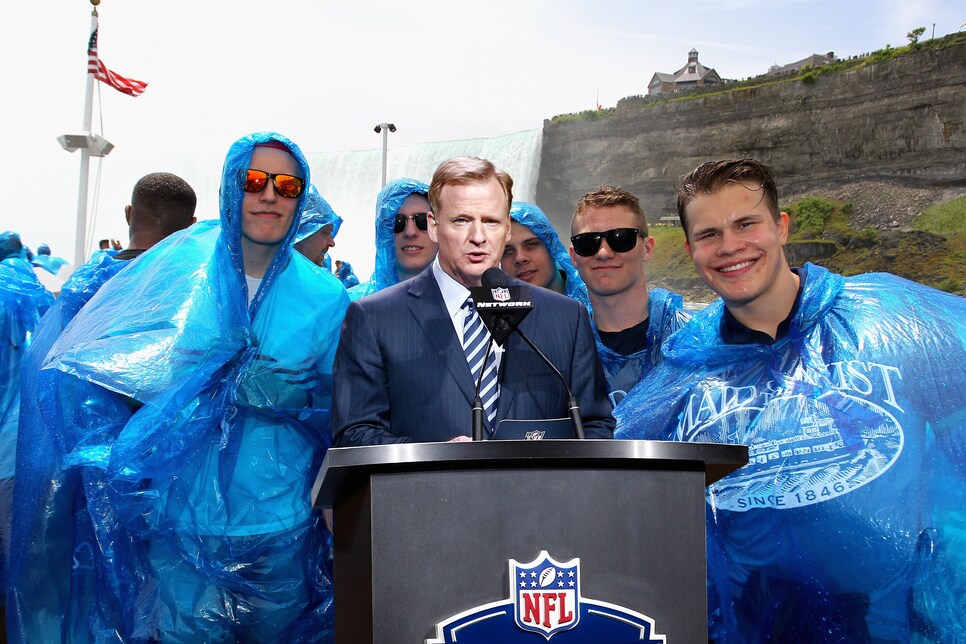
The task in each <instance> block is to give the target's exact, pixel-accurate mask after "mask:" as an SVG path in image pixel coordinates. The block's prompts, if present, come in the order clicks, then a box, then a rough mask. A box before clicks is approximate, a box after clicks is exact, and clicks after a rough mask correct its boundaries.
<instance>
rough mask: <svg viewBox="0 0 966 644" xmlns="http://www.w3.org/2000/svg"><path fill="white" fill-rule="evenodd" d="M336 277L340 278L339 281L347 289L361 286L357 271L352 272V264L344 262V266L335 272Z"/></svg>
mask: <svg viewBox="0 0 966 644" xmlns="http://www.w3.org/2000/svg"><path fill="white" fill-rule="evenodd" d="M335 276H336V277H338V278H339V281H340V282H342V285H343V286H344V287H346V288H347V289H348V288H352V287H353V286H358V285H359V278H358V277H356V274H355V271H353V270H352V264H350V263H349V262H347V261H343V262H342V265H341V266H340V267H339V269H338V270H337V271H336V272H335Z"/></svg>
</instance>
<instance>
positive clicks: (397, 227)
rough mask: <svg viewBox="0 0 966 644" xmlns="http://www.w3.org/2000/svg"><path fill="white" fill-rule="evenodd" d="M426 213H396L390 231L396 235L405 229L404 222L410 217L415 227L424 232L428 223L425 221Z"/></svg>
mask: <svg viewBox="0 0 966 644" xmlns="http://www.w3.org/2000/svg"><path fill="white" fill-rule="evenodd" d="M428 214H429V213H427V212H417V213H416V214H415V215H409V216H408V217H407V216H406V215H396V222H395V223H394V224H393V226H392V232H394V233H396V234H397V235H398V234H399V233H401V232H402V231H404V230H406V222H407V221H409V220H410V219H412V220H413V223H414V224H416V228H418V229H420V230H421V231H423V232H426V228H427V226H428V225H429V224H428V223H426V215H428Z"/></svg>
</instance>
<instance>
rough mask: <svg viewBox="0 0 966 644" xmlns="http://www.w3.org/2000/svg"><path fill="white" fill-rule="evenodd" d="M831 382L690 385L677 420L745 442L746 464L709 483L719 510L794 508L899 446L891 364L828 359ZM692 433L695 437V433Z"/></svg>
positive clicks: (858, 482)
mask: <svg viewBox="0 0 966 644" xmlns="http://www.w3.org/2000/svg"><path fill="white" fill-rule="evenodd" d="M829 372H830V376H831V384H832V385H833V386H829V384H828V383H825V384H823V385H812V384H809V383H804V382H801V381H795V380H791V379H788V380H785V381H783V382H776V381H774V380H773V381H770V382H768V383H766V384H765V385H753V386H741V387H735V386H723V385H722V386H718V387H709V388H707V389H706V390H705V391H703V392H701V393H699V394H694V395H692V396H691V398H690V399H689V401H688V404H687V406H686V407H685V410H684V413H683V414H682V416H681V423H680V425H679V427H680V431H681V435H682V436H684V437H685V440H696V437H698V436H704V437H707V438H708V439H710V440H713V441H716V442H726V443H743V444H745V445H748V465H746V466H745V467H743V468H741V469H740V470H739V471H737V472H735V473H734V474H732V475H731V476H729V477H727V478H726V479H724V480H722V481H719V482H718V483H716V484H714V495H715V505H716V507H718V508H719V509H723V510H732V511H738V512H743V511H746V510H751V509H754V508H777V509H782V508H797V507H803V506H807V505H813V504H816V503H821V502H823V501H827V500H830V499H834V498H836V497H839V496H842V495H844V494H847V493H849V492H850V491H852V490H854V489H856V488H859V487H861V486H863V485H865V484H867V483H869V482H871V481H873V480H875V479H876V478H877V477H878V476H880V475H881V474H883V473H884V472H885V471H886V470H888V469H889V468H890V467H891V466H892V464H893V463H895V461H896V459H897V458H898V457H899V455H900V454H901V453H902V447H903V442H904V438H903V431H902V426H901V425H900V424H899V421H898V420H896V417H895V416H893V415H892V413H890V412H889V411H888V409H889V408H892V409H894V410H897V411H898V412H900V413H901V412H902V411H903V410H902V408H901V407H900V406H899V403H898V402H897V400H896V390H895V388H896V387H898V386H901V380H902V376H901V374H900V372H899V370H898V369H896V368H895V367H889V366H886V365H880V364H874V363H865V362H857V361H851V362H849V363H835V364H832V365H829ZM697 440H700V438H698V439H697Z"/></svg>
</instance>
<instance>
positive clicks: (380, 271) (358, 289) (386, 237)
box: [343, 179, 429, 300]
mask: <svg viewBox="0 0 966 644" xmlns="http://www.w3.org/2000/svg"><path fill="white" fill-rule="evenodd" d="M411 194H419V195H423V196H426V195H428V194H429V186H428V185H426V184H425V183H423V182H422V181H417V180H416V179H396V180H394V181H390V182H389V183H387V184H386V185H385V186H384V187H383V189H382V190H380V191H379V196H378V197H376V268H375V270H374V271H373V272H372V277H370V278H369V281H367V282H363V283H362V284H358V285H356V286H354V287H352V288H351V289H350V290H349V297H350V298H351V299H353V300H357V299H359V298H360V297H363V296H365V295H370V294H372V293H375V292H376V291H381V290H382V289H384V288H386V287H388V286H392V285H393V284H398V283H399V273H398V272H397V271H396V234H395V233H394V232H393V225H394V224H395V223H396V213H397V212H399V209H400V208H402V205H403V202H405V201H406V199H407V198H408V197H409V195H411ZM344 266H345V264H343V267H344Z"/></svg>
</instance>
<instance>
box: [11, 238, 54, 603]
mask: <svg viewBox="0 0 966 644" xmlns="http://www.w3.org/2000/svg"><path fill="white" fill-rule="evenodd" d="M53 301H54V297H53V295H51V293H50V292H49V291H48V290H47V289H45V288H44V286H43V285H42V284H41V283H40V281H39V280H38V279H37V276H36V275H35V274H34V269H33V267H32V266H31V263H30V261H29V260H28V251H27V249H26V248H24V246H23V244H22V242H21V241H20V236H19V235H18V234H17V233H14V232H10V231H7V232H4V233H0V584H3V586H4V587H5V586H6V583H7V557H8V555H9V552H10V527H11V509H12V505H13V488H14V464H15V461H16V455H17V427H18V424H19V420H20V413H21V405H20V374H21V365H22V363H23V359H24V356H25V355H26V353H27V350H28V349H29V347H30V345H31V344H32V342H33V339H34V337H35V333H36V330H37V327H38V326H39V324H40V318H41V317H43V315H44V313H46V312H47V310H48V309H49V308H50V305H51V304H52V303H53ZM3 603H4V601H3V597H0V609H2V604H3ZM0 621H2V620H0Z"/></svg>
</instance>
